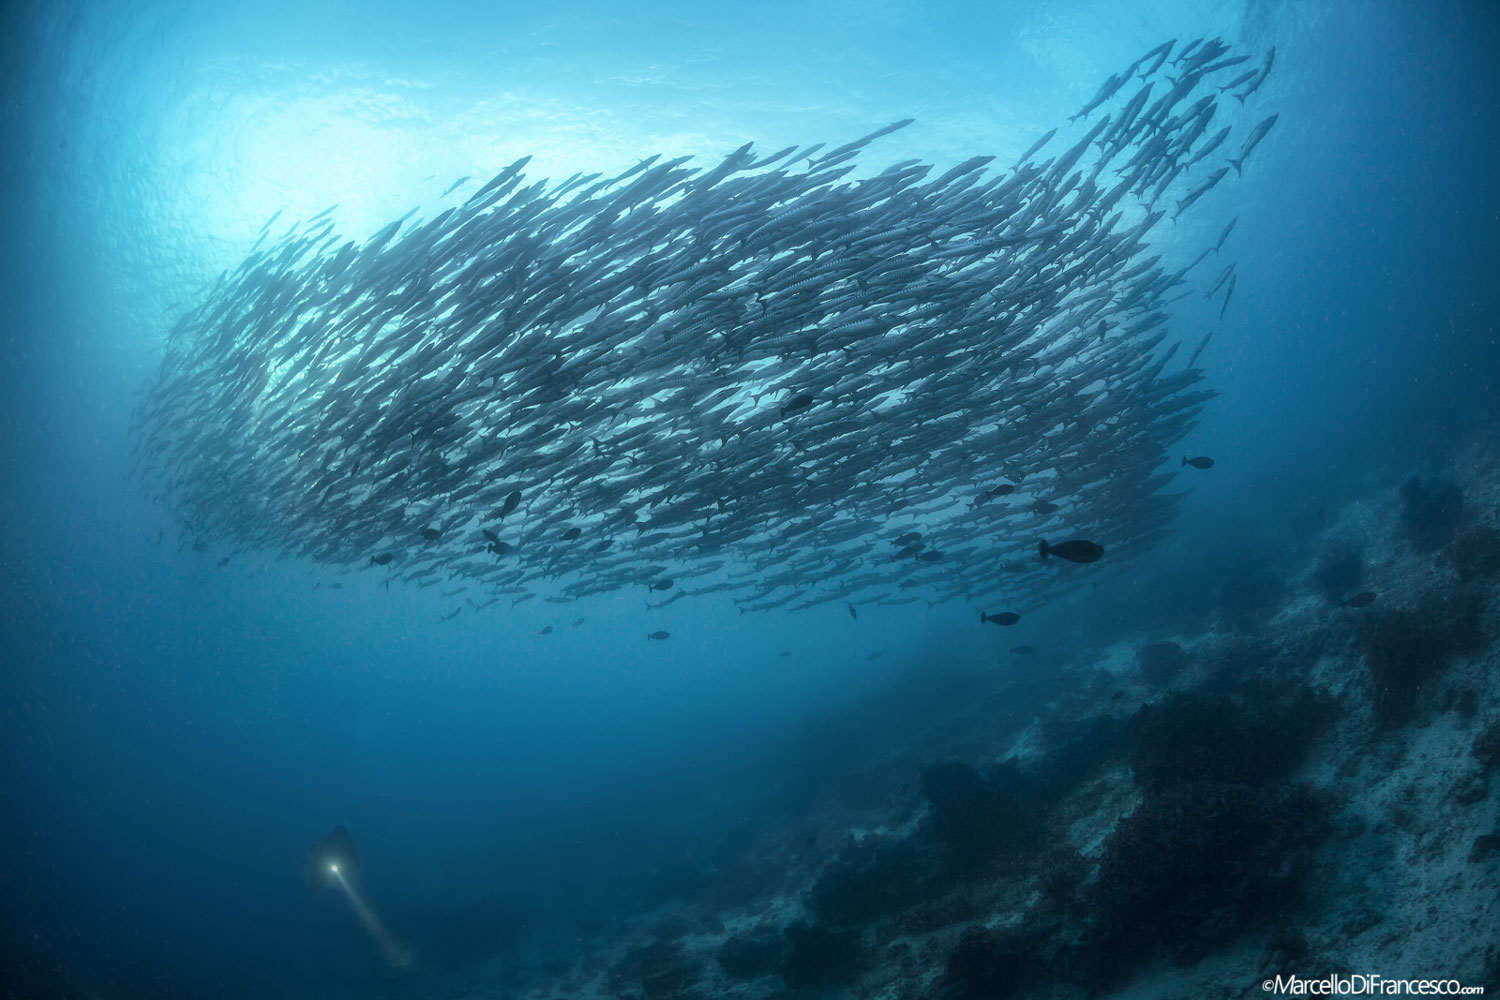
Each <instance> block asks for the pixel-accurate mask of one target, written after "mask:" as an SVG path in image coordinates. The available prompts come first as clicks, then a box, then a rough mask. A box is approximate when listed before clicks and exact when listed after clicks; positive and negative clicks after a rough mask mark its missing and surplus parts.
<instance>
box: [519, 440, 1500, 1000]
mask: <svg viewBox="0 0 1500 1000" xmlns="http://www.w3.org/2000/svg"><path fill="white" fill-rule="evenodd" d="M1496 440H1497V442H1500V438H1497V439H1496ZM1451 467H1452V468H1455V469H1459V470H1485V471H1484V474H1483V476H1482V477H1476V476H1471V477H1470V478H1468V479H1465V480H1462V481H1461V482H1455V483H1451V484H1431V483H1425V482H1423V481H1422V480H1420V479H1417V478H1415V477H1413V478H1411V479H1409V480H1408V481H1407V482H1406V484H1405V485H1404V486H1403V487H1402V488H1401V490H1400V491H1399V493H1398V494H1397V495H1392V494H1391V492H1390V491H1389V490H1385V491H1382V492H1380V493H1379V494H1372V495H1370V496H1367V497H1364V498H1361V499H1359V500H1357V501H1352V502H1351V503H1349V504H1348V505H1347V506H1346V507H1345V508H1343V509H1342V510H1338V511H1329V512H1324V513H1322V514H1320V516H1319V518H1318V520H1317V526H1316V528H1309V529H1307V530H1308V531H1316V532H1317V534H1315V535H1312V536H1311V537H1310V538H1308V539H1306V541H1309V542H1310V543H1311V544H1306V545H1303V546H1302V547H1301V548H1300V549H1297V550H1296V551H1291V552H1290V554H1286V555H1284V556H1278V557H1277V559H1278V560H1280V561H1275V560H1268V559H1267V558H1263V557H1264V551H1262V552H1261V554H1260V555H1258V556H1256V557H1255V558H1249V559H1247V558H1242V557H1239V556H1236V557H1234V558H1232V559H1230V560H1229V561H1228V563H1227V564H1226V565H1224V566H1216V567H1215V572H1213V573H1206V572H1205V573H1200V574H1199V576H1197V577H1195V578H1194V579H1195V581H1201V582H1202V584H1203V585H1202V586H1199V585H1198V583H1197V582H1195V583H1194V585H1193V586H1192V587H1190V588H1188V589H1189V593H1187V594H1186V595H1185V596H1186V597H1187V598H1189V599H1191V598H1192V597H1193V595H1194V594H1199V593H1201V592H1203V591H1204V590H1207V591H1208V592H1210V593H1217V594H1218V596H1219V598H1220V599H1221V600H1220V601H1219V603H1218V604H1216V605H1213V613H1212V614H1200V613H1197V612H1194V613H1192V614H1189V615H1182V614H1176V615H1169V616H1165V618H1170V624H1164V620H1165V618H1164V616H1160V615H1158V616H1153V617H1151V618H1150V620H1149V624H1147V625H1146V626H1144V627H1143V628H1138V629H1137V630H1136V631H1135V632H1133V633H1126V634H1125V635H1123V636H1121V637H1120V638H1119V639H1117V640H1116V641H1115V645H1113V646H1109V647H1107V648H1093V649H1086V650H1083V649H1081V650H1078V651H1077V652H1076V654H1075V655H1073V657H1072V658H1071V659H1069V660H1067V661H1066V662H1054V663H1053V664H1051V665H1049V666H1048V668H1047V669H1046V670H1045V671H1035V670H1031V671H1028V670H1023V669H1021V668H1020V667H1019V666H1014V667H1012V668H1011V669H1009V670H1004V671H994V670H993V669H992V665H991V667H989V668H986V669H985V670H983V671H977V672H975V673H973V674H964V675H963V676H964V677H965V678H966V679H965V680H964V681H963V683H964V684H966V685H972V687H965V688H963V690H962V692H961V694H955V693H953V692H952V691H949V692H948V695H947V696H945V697H943V698H936V697H928V699H927V700H926V701H925V702H924V701H923V699H921V698H914V697H911V696H910V695H908V696H906V697H904V698H903V699H902V711H900V712H894V713H892V714H891V715H889V716H879V719H880V723H879V725H878V726H877V727H876V730H877V731H878V733H879V734H880V738H879V739H873V740H871V741H870V742H869V743H866V744H861V753H860V754H858V755H854V754H851V755H850V756H851V758H853V757H859V758H860V759H859V761H858V762H857V763H856V762H854V761H853V760H851V762H850V763H849V764H848V770H849V776H848V778H847V780H845V779H844V778H838V779H835V778H833V777H830V778H829V779H828V781H827V783H826V784H825V785H823V786H820V791H819V794H817V795H815V796H809V797H808V798H807V799H806V800H804V801H816V802H817V803H818V807H817V809H816V810H810V811H808V812H807V813H806V814H803V815H799V816H798V817H796V818H795V819H794V820H792V821H785V820H783V821H780V822H778V823H776V824H774V825H773V826H774V828H768V829H767V831H766V832H765V833H764V835H763V836H761V837H760V838H759V839H757V838H755V837H749V838H748V840H749V844H748V845H747V843H746V842H744V841H740V842H737V843H736V846H735V847H734V848H733V849H732V850H731V849H725V850H724V851H723V852H721V853H720V854H716V855H715V856H716V857H722V858H723V859H724V860H723V861H722V864H723V866H724V868H725V869H726V870H724V871H722V872H720V873H719V874H717V875H716V877H715V883H714V886H713V888H712V889H711V890H709V889H705V890H704V891H702V892H701V893H700V895H699V897H698V899H697V902H696V904H690V903H685V902H684V901H683V900H684V899H686V898H688V897H690V896H691V893H690V892H688V891H687V890H685V889H684V890H683V891H682V893H681V896H680V897H679V898H674V899H671V900H667V901H665V902H663V904H662V912H660V913H657V914H655V915H653V916H652V917H651V918H650V919H646V918H644V917H643V918H642V919H641V920H640V921H639V923H638V925H637V926H638V930H637V932H636V933H635V935H634V936H633V937H630V938H629V940H628V941H619V942H617V943H614V944H613V947H612V948H610V949H601V950H600V954H607V955H608V956H609V957H608V958H607V959H600V960H598V962H597V963H596V964H595V965H594V966H592V967H590V966H587V965H585V966H584V967H582V968H580V969H579V970H578V971H577V973H576V974H575V976H574V977H573V978H572V979H571V980H570V983H572V985H573V987H574V988H572V989H571V990H568V989H565V990H562V992H565V993H567V994H568V995H601V990H602V991H607V993H608V995H613V996H620V997H626V998H633V1000H686V998H687V997H688V996H727V995H732V996H735V997H740V998H743V1000H781V998H784V997H786V996H788V995H798V994H801V995H806V996H817V995H842V996H868V997H878V998H881V1000H977V998H1004V997H1042V996H1049V997H1062V996H1068V997H1078V996H1106V995H1110V994H1112V993H1115V992H1116V991H1120V990H1127V991H1128V992H1129V994H1130V995H1132V996H1196V995H1219V994H1222V993H1223V992H1224V984H1225V983H1234V984H1243V983H1252V984H1253V983H1254V982H1258V981H1260V980H1261V979H1263V978H1264V977H1265V976H1266V975H1269V974H1271V973H1273V972H1276V971H1281V972H1291V971H1295V972H1297V973H1299V974H1300V973H1301V972H1302V971H1303V970H1306V969H1311V968H1320V969H1328V970H1333V969H1344V970H1355V969H1376V968H1379V969H1383V970H1422V969H1433V968H1436V967H1439V966H1441V967H1442V968H1443V969H1444V970H1445V974H1451V975H1453V976H1454V977H1456V978H1459V979H1460V981H1462V982H1464V983H1465V984H1476V985H1477V984H1479V983H1482V982H1484V978H1483V977H1484V976H1486V975H1490V974H1493V972H1494V970H1496V969H1500V941H1497V940H1496V938H1495V937H1494V934H1493V932H1492V931H1490V930H1488V928H1492V927H1495V926H1500V902H1497V900H1500V863H1497V861H1500V829H1497V828H1496V820H1497V812H1496V809H1497V798H1496V792H1495V787H1496V786H1497V785H1500V783H1497V782H1496V781H1494V780H1493V776H1494V774H1495V772H1496V770H1497V769H1500V660H1497V656H1496V653H1495V650H1494V649H1493V648H1492V647H1491V646H1490V644H1489V642H1490V637H1491V636H1493V635H1495V634H1496V633H1497V630H1500V613H1497V608H1500V602H1497V601H1496V600H1495V596H1496V593H1497V589H1500V532H1497V531H1496V530H1495V528H1494V527H1492V526H1491V525H1490V524H1488V523H1487V520H1491V521H1492V520H1493V511H1495V510H1497V509H1500V460H1492V459H1491V458H1490V457H1488V455H1487V453H1476V454H1471V455H1468V456H1459V457H1457V458H1456V459H1455V460H1454V461H1453V462H1452V465H1451ZM1465 497H1468V498H1469V500H1468V503H1467V504H1466V503H1465ZM1256 559H1260V560H1261V561H1260V563H1259V564H1257V563H1256V561H1255V560H1256ZM1356 592H1364V594H1365V597H1367V598H1369V599H1366V600H1361V601H1358V602H1355V601H1350V600H1349V598H1350V597H1352V596H1353V594H1354V593H1356ZM1330 605H1333V606H1332V607H1330ZM1142 632H1145V633H1146V635H1151V634H1154V635H1156V636H1160V637H1163V638H1160V639H1158V640H1157V641H1149V642H1147V641H1144V640H1145V636H1143V635H1142V634H1141V633H1142ZM1168 636H1170V637H1171V638H1170V639H1167V638H1165V637H1168ZM1038 660H1040V657H1038ZM945 683H950V684H951V683H952V682H951V681H950V682H945ZM945 690H947V689H946V688H945ZM955 690H956V689H955ZM919 704H926V705H929V706H931V713H932V714H930V715H928V716H926V717H925V722H924V723H923V724H922V725H906V723H907V722H908V721H909V719H908V715H907V714H905V713H909V712H910V711H911V710H912V706H915V705H919ZM896 722H899V723H902V724H903V726H904V727H905V732H906V733H907V735H905V736H903V737H902V738H899V739H887V738H886V734H888V733H889V732H891V731H892V723H896ZM813 745H816V746H819V747H823V746H824V745H825V744H813ZM809 756H812V755H809ZM872 756H873V758H874V759H867V758H870V757H872ZM788 830H794V831H796V832H794V833H789V832H788ZM735 858H739V860H738V861H736V860H735ZM726 887H732V890H733V891H729V889H726ZM1315 890H1316V891H1315ZM1434 899H1437V900H1438V902H1436V903H1435V902H1433V900H1434ZM695 906H696V908H695ZM1486 935H1488V936H1486ZM591 977H592V978H591ZM589 983H592V984H593V987H592V988H593V989H594V992H592V993H590V992H589V991H588V990H587V989H584V988H583V987H584V985H586V984H589ZM1236 988H1237V986H1236ZM537 995H538V997H541V996H543V995H544V994H542V993H538V994H537ZM545 995H547V996H551V995H554V994H545Z"/></svg>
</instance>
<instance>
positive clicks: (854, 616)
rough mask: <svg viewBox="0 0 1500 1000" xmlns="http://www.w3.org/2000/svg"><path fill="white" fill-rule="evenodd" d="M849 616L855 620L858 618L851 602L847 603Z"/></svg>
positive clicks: (857, 613)
mask: <svg viewBox="0 0 1500 1000" xmlns="http://www.w3.org/2000/svg"><path fill="white" fill-rule="evenodd" d="M849 617H850V618H853V619H854V620H856V621H858V620H859V612H858V611H855V610H854V605H852V604H850V605H849Z"/></svg>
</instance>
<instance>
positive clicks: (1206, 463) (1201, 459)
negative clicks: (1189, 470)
mask: <svg viewBox="0 0 1500 1000" xmlns="http://www.w3.org/2000/svg"><path fill="white" fill-rule="evenodd" d="M1182 464H1183V465H1191V466H1192V467H1193V468H1195V469H1212V468H1213V467H1214V460H1213V459H1211V458H1209V457H1208V456H1207V455H1198V456H1196V457H1194V458H1188V457H1187V456H1186V455H1184V456H1182Z"/></svg>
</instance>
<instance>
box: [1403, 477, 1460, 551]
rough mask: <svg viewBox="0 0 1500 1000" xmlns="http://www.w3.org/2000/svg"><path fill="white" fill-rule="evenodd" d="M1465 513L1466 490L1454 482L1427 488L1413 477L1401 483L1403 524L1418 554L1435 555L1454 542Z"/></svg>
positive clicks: (1420, 480)
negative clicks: (1432, 553) (1454, 534)
mask: <svg viewBox="0 0 1500 1000" xmlns="http://www.w3.org/2000/svg"><path fill="white" fill-rule="evenodd" d="M1463 513H1464V495H1463V491H1462V490H1460V489H1459V488H1458V487H1457V486H1454V485H1453V484H1452V483H1443V484H1434V485H1425V484H1423V482H1422V479H1421V477H1420V476H1412V477H1411V478H1410V479H1408V480H1407V481H1406V482H1404V483H1402V484H1401V524H1402V526H1403V527H1405V528H1406V537H1407V540H1408V541H1410V542H1411V544H1412V547H1413V548H1414V549H1416V550H1417V551H1418V552H1434V551H1436V550H1438V549H1440V548H1442V547H1443V546H1444V545H1447V544H1448V543H1449V542H1450V541H1452V539H1453V533H1454V532H1455V531H1457V530H1458V523H1459V520H1460V519H1461V518H1462V517H1463Z"/></svg>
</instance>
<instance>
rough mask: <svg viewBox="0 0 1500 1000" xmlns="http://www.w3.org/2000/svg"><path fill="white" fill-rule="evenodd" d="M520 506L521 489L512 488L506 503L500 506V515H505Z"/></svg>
mask: <svg viewBox="0 0 1500 1000" xmlns="http://www.w3.org/2000/svg"><path fill="white" fill-rule="evenodd" d="M519 506H521V491H520V490H511V491H510V495H509V496H507V497H506V498H505V504H504V505H503V506H502V507H501V508H500V514H499V515H498V516H499V517H504V516H505V515H506V514H509V513H510V512H511V511H513V510H515V509H516V508H517V507H519Z"/></svg>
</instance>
